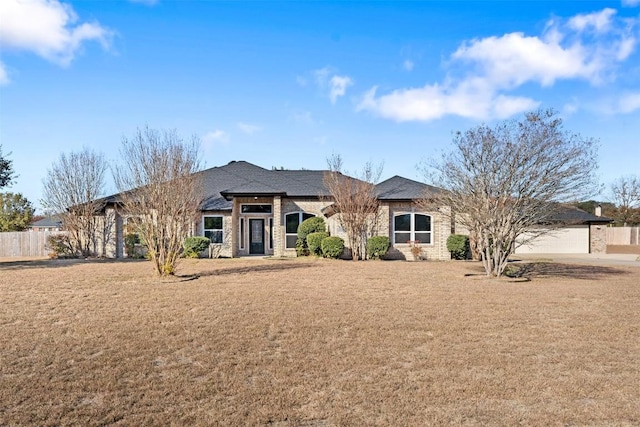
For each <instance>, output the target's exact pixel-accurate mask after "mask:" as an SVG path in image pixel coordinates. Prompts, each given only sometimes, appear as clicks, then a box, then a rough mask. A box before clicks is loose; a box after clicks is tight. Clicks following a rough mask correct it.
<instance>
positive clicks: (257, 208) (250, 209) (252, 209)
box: [240, 205, 271, 214]
mask: <svg viewBox="0 0 640 427" xmlns="http://www.w3.org/2000/svg"><path fill="white" fill-rule="evenodd" d="M240 210H241V211H242V213H244V214H246V213H257V214H267V213H271V205H242V206H241V208H240Z"/></svg>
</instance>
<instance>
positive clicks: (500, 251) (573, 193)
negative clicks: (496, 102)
mask: <svg viewBox="0 0 640 427" xmlns="http://www.w3.org/2000/svg"><path fill="white" fill-rule="evenodd" d="M453 144H454V150H453V151H452V152H451V153H448V154H445V155H444V156H443V158H442V159H441V161H440V162H436V163H435V164H434V165H433V167H434V168H435V169H436V171H437V176H438V178H439V181H440V185H441V186H442V187H443V188H444V189H445V190H447V191H445V192H443V193H442V194H441V195H440V196H439V199H440V200H439V203H440V204H446V205H448V206H451V207H452V209H453V210H454V211H455V212H457V215H456V218H455V219H456V222H457V223H458V224H461V225H462V226H465V227H466V228H467V229H468V230H469V231H470V234H471V235H472V236H475V239H476V241H477V245H478V248H479V251H480V255H481V260H482V263H483V265H484V268H485V271H486V273H487V275H489V276H500V275H502V274H503V272H504V269H505V267H506V265H507V259H508V257H509V255H510V254H511V253H512V252H513V250H514V249H515V246H516V245H517V244H523V243H526V242H527V241H530V240H531V239H533V238H535V237H537V236H540V235H542V234H545V233H548V232H550V231H551V229H552V228H553V227H554V226H556V225H557V222H556V221H555V218H554V217H555V216H556V215H557V213H558V211H559V209H560V205H559V203H560V202H568V201H573V200H578V199H579V198H580V197H581V196H585V195H588V194H590V193H593V192H595V191H596V189H597V183H596V177H595V170H596V168H597V156H596V152H597V142H596V141H595V140H593V139H588V138H587V139H585V138H582V137H581V136H579V135H577V134H573V133H569V132H567V131H565V130H564V129H563V126H562V120H561V119H560V118H558V117H557V115H556V113H555V112H554V111H552V110H548V111H535V112H530V113H527V114H525V116H524V118H523V119H522V120H519V121H515V120H509V121H504V122H502V123H499V124H497V125H496V126H495V127H493V128H491V127H489V126H487V125H480V126H477V127H475V128H472V129H470V130H468V131H466V132H464V133H461V132H458V133H457V134H456V135H455V136H454V140H453ZM541 225H544V226H543V227H541ZM516 239H518V240H516Z"/></svg>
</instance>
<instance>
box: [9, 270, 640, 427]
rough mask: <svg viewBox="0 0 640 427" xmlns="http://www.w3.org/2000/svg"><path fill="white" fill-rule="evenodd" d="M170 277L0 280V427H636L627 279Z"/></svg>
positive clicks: (308, 274) (436, 273) (582, 274)
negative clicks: (208, 426)
mask: <svg viewBox="0 0 640 427" xmlns="http://www.w3.org/2000/svg"><path fill="white" fill-rule="evenodd" d="M182 266H183V270H182V273H183V274H184V277H177V278H175V279H172V280H168V281H160V280H158V279H156V278H155V277H154V276H153V275H152V270H151V267H150V264H149V263H147V262H143V261H139V262H115V261H96V262H88V261H63V260H60V261H44V260H43V261H31V262H29V261H24V262H3V263H0V295H1V296H2V302H1V307H2V309H1V310H0V336H1V337H2V346H0V425H40V426H48V425H49V426H53V425H96V426H97V425H232V426H233V425H238V426H239V425H268V426H280V427H283V426H334V425H336V426H338V425H369V426H373V425H425V424H427V425H442V424H455V425H470V426H471V425H516V424H523V425H616V426H618V425H623V426H624V425H638V424H640V403H639V402H640V387H638V384H640V357H639V355H640V316H638V307H640V268H632V267H621V268H618V267H615V268H613V267H604V266H593V265H579V266H578V265H565V264H553V263H536V264H532V265H531V266H529V267H527V268H528V271H526V272H523V274H526V275H528V277H530V278H531V279H532V280H531V281H528V282H518V283H513V282H507V281H503V280H489V279H482V278H478V276H477V275H474V276H470V277H465V274H468V273H479V272H480V271H481V267H480V266H479V265H477V264H475V263H470V262H422V263H415V262H381V261H368V262H360V263H353V262H346V261H329V260H299V259H295V260H256V259H251V260H246V259H231V260H186V261H184V262H183V265H182ZM193 275H195V276H196V278H195V279H193ZM187 279H192V280H187Z"/></svg>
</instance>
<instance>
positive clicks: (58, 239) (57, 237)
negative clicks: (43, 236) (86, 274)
mask: <svg viewBox="0 0 640 427" xmlns="http://www.w3.org/2000/svg"><path fill="white" fill-rule="evenodd" d="M47 248H48V249H49V250H51V252H50V253H49V258H75V257H76V251H75V250H74V249H73V245H72V244H71V238H70V237H69V235H68V234H52V235H51V236H49V237H47Z"/></svg>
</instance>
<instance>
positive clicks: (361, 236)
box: [324, 154, 383, 261]
mask: <svg viewBox="0 0 640 427" xmlns="http://www.w3.org/2000/svg"><path fill="white" fill-rule="evenodd" d="M327 163H328V166H329V172H327V173H326V174H325V176H324V185H325V187H327V190H328V191H329V193H330V194H331V196H332V198H333V204H334V209H335V211H336V212H337V214H338V217H337V218H338V222H339V223H340V225H341V226H342V228H343V229H344V230H345V232H346V233H347V240H348V242H349V247H350V249H351V258H352V259H353V260H354V261H357V260H358V259H364V256H365V254H366V251H365V245H366V243H367V237H369V236H370V235H371V233H372V230H373V228H374V227H375V225H376V224H377V220H378V214H379V208H380V205H379V201H378V198H377V195H376V187H375V183H376V182H377V181H378V180H379V179H380V175H381V174H382V168H383V165H382V164H380V165H377V166H374V165H373V164H371V162H368V163H366V164H365V166H364V167H363V169H362V171H360V172H359V173H356V174H355V175H356V178H352V177H350V176H347V175H344V174H342V157H341V156H340V155H338V154H333V155H332V156H331V157H329V158H328V159H327Z"/></svg>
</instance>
